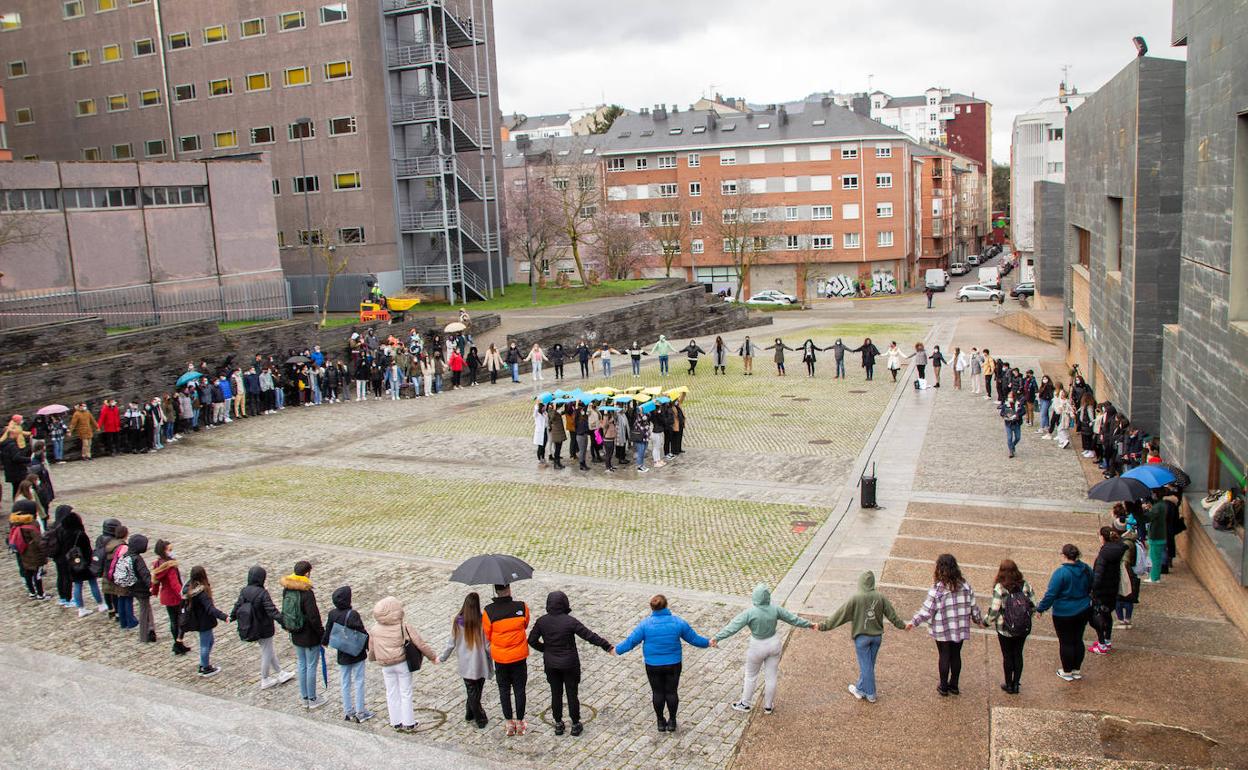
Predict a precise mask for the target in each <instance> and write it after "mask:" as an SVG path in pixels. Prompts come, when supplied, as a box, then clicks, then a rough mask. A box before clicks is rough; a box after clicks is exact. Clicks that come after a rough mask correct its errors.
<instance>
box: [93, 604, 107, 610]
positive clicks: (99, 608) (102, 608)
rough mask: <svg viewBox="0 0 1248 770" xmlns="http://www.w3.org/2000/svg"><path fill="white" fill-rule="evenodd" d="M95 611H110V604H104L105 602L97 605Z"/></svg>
mask: <svg viewBox="0 0 1248 770" xmlns="http://www.w3.org/2000/svg"><path fill="white" fill-rule="evenodd" d="M95 611H96V612H108V606H107V605H104V604H101V605H99V606H98V607H96V608H95Z"/></svg>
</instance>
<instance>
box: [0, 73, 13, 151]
mask: <svg viewBox="0 0 1248 770" xmlns="http://www.w3.org/2000/svg"><path fill="white" fill-rule="evenodd" d="M7 123H8V117H7V115H6V114H5V111H4V86H3V85H0V161H5V160H13V151H12V150H10V149H9V136H8V132H7V130H6V128H5V126H6V124H7Z"/></svg>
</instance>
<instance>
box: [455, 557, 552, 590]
mask: <svg viewBox="0 0 1248 770" xmlns="http://www.w3.org/2000/svg"><path fill="white" fill-rule="evenodd" d="M531 577H533V568H532V567H530V566H529V565H528V563H527V562H525V561H524V560H523V559H517V558H516V557H515V556H508V555H507V554H503V553H484V554H481V555H480V556H474V557H472V558H471V559H469V560H468V561H466V562H464V563H463V564H461V565H459V566H458V567H456V568H455V571H454V572H452V573H451V582H452V583H464V584H465V585H470V586H476V585H493V586H505V585H511V584H512V583H514V582H516V581H517V580H527V579H529V578H531Z"/></svg>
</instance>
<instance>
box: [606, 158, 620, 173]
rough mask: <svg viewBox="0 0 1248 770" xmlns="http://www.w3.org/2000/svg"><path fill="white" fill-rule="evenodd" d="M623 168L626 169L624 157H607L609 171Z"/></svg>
mask: <svg viewBox="0 0 1248 770" xmlns="http://www.w3.org/2000/svg"><path fill="white" fill-rule="evenodd" d="M623 170H624V159H623V158H607V171H610V172H615V171H623Z"/></svg>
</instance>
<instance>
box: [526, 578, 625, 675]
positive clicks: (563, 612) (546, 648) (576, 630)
mask: <svg viewBox="0 0 1248 770" xmlns="http://www.w3.org/2000/svg"><path fill="white" fill-rule="evenodd" d="M571 611H572V605H571V604H570V603H569V602H568V596H567V594H565V593H564V592H563V591H551V592H550V593H549V594H547V595H546V614H545V615H543V616H541V617H540V618H538V619H537V622H536V623H534V624H533V628H532V630H530V631H529V646H530V647H532V648H533V649H535V650H538V651H539V652H541V653H542V664H543V665H545V667H546V668H547V669H552V668H553V669H561V670H564V671H567V670H572V669H579V668H580V667H581V656H580V653H578V652H577V649H576V637H578V636H579V637H581V638H582V639H584V640H585V641H587V642H589V643H590V644H592V645H596V646H598V647H601V648H602V649H604V650H607V651H608V652H609V651H610V650H611V648H612V645H611V643H610V642H608V641H607V640H606V639H603V638H602V637H601V636H599V635H598V634H595V633H594V632H593V631H590V630H589V629H588V628H586V627H585V624H584V623H582V622H581V621H579V620H577V619H576V618H574V617H572V615H571V614H569V613H571Z"/></svg>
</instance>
